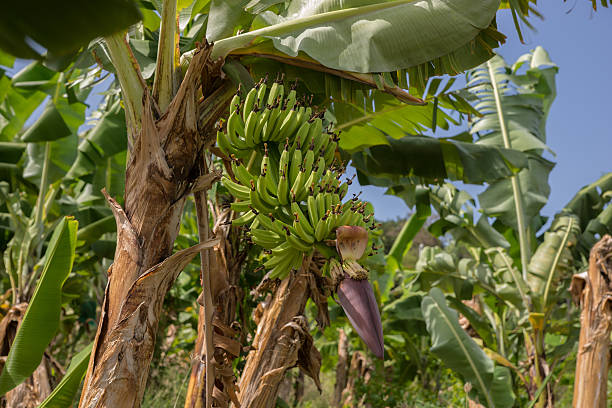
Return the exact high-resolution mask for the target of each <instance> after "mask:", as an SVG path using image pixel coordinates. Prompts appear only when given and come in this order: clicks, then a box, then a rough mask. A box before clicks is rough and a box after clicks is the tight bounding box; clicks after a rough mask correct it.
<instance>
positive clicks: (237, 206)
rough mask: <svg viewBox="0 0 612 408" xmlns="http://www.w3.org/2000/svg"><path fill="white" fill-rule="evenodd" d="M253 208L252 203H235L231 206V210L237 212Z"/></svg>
mask: <svg viewBox="0 0 612 408" xmlns="http://www.w3.org/2000/svg"><path fill="white" fill-rule="evenodd" d="M250 207H251V202H250V201H234V202H233V203H231V204H230V208H231V209H232V210H233V211H236V212H245V211H248V210H249V209H250Z"/></svg>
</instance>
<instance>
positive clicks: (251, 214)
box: [232, 211, 255, 225]
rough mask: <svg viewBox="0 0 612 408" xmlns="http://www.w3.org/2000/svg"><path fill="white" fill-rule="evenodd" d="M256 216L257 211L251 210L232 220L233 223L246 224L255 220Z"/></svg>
mask: <svg viewBox="0 0 612 408" xmlns="http://www.w3.org/2000/svg"><path fill="white" fill-rule="evenodd" d="M254 218H255V213H254V212H253V211H249V212H247V213H245V214H244V215H242V216H241V217H238V218H236V219H234V220H232V225H245V224H248V223H249V222H251V221H253V219H254Z"/></svg>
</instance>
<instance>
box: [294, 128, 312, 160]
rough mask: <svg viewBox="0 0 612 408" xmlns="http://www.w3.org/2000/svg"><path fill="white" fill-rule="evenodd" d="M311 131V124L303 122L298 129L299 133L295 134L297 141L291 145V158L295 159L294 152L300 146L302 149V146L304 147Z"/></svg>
mask: <svg viewBox="0 0 612 408" xmlns="http://www.w3.org/2000/svg"><path fill="white" fill-rule="evenodd" d="M309 129H310V123H308V122H303V123H302V124H301V125H300V127H299V128H298V130H297V132H296V133H295V139H294V140H293V143H292V145H291V150H290V151H289V153H290V154H291V157H293V152H295V149H297V148H298V146H300V148H301V146H304V143H305V142H306V137H307V136H308V130H309Z"/></svg>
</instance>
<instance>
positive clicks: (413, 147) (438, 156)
mask: <svg viewBox="0 0 612 408" xmlns="http://www.w3.org/2000/svg"><path fill="white" fill-rule="evenodd" d="M352 159H353V164H354V166H355V167H356V168H357V169H358V170H359V171H360V172H362V173H364V176H365V177H367V176H374V177H378V178H385V179H387V180H388V184H387V185H393V184H402V183H401V177H402V176H416V177H421V178H423V179H426V180H430V181H431V180H443V179H451V180H460V181H463V182H465V183H471V184H482V183H484V182H489V183H491V182H494V181H496V180H499V179H503V178H506V177H509V176H511V175H513V174H514V171H515V170H516V169H520V168H525V167H527V157H526V155H525V154H523V153H521V152H518V151H514V150H508V149H503V148H499V147H497V146H480V145H476V144H472V143H465V142H459V141H455V140H450V139H437V138H433V137H428V136H406V137H404V138H402V139H400V140H395V139H393V138H390V137H387V138H386V144H384V145H377V146H371V147H370V148H369V149H366V150H365V151H363V152H360V153H356V154H354V155H353V157H352ZM359 181H360V182H361V181H362V176H361V175H360V179H359ZM366 184H368V183H367V182H366Z"/></svg>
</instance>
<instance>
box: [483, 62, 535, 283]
mask: <svg viewBox="0 0 612 408" xmlns="http://www.w3.org/2000/svg"><path fill="white" fill-rule="evenodd" d="M487 67H488V68H489V77H490V78H491V86H492V87H493V96H494V97H495V106H496V110H497V117H498V119H499V126H500V130H501V134H502V138H503V140H504V147H505V148H506V149H512V146H511V144H510V136H509V134H508V128H507V127H506V120H505V118H504V112H503V110H502V104H501V97H500V95H499V89H498V88H497V80H496V77H495V71H494V70H493V65H491V61H487ZM510 181H511V183H512V195H513V197H514V209H515V212H516V223H517V229H518V231H517V232H518V236H519V246H520V250H521V270H522V271H523V279H524V280H526V279H527V265H528V264H529V258H530V257H531V254H530V252H531V251H530V248H529V243H528V242H527V225H526V223H525V213H524V210H523V195H522V194H521V186H520V184H519V179H518V175H516V174H515V175H514V176H512V177H511V178H510Z"/></svg>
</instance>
